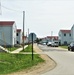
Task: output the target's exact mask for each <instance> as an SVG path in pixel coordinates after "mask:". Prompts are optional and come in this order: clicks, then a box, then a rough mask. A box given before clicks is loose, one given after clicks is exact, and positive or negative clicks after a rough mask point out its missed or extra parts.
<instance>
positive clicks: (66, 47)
mask: <svg viewBox="0 0 74 75" xmlns="http://www.w3.org/2000/svg"><path fill="white" fill-rule="evenodd" d="M60 47H62V48H65V49H68V46H60Z"/></svg>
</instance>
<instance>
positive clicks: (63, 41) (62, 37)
mask: <svg viewBox="0 0 74 75" xmlns="http://www.w3.org/2000/svg"><path fill="white" fill-rule="evenodd" d="M71 41H72V38H71V30H60V31H59V44H60V45H67V44H70V43H71Z"/></svg>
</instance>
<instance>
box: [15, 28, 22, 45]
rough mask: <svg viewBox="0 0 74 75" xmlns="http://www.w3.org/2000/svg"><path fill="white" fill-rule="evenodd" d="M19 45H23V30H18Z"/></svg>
mask: <svg viewBox="0 0 74 75" xmlns="http://www.w3.org/2000/svg"><path fill="white" fill-rule="evenodd" d="M16 36H17V44H22V30H21V29H17V34H16Z"/></svg>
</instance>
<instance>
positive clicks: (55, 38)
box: [47, 36, 58, 40]
mask: <svg viewBox="0 0 74 75" xmlns="http://www.w3.org/2000/svg"><path fill="white" fill-rule="evenodd" d="M47 38H50V39H52V38H53V39H54V40H58V36H47Z"/></svg>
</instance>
